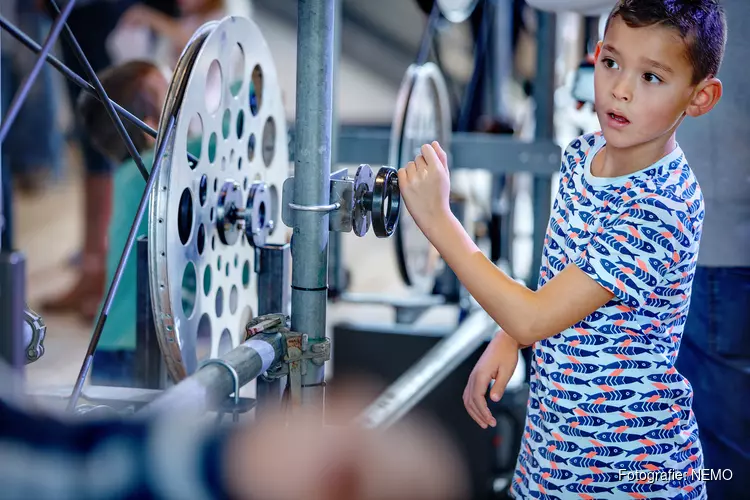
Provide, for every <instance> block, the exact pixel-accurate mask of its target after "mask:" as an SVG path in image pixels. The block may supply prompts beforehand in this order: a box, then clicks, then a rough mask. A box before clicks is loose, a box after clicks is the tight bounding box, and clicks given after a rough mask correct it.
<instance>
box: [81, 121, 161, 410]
mask: <svg viewBox="0 0 750 500" xmlns="http://www.w3.org/2000/svg"><path fill="white" fill-rule="evenodd" d="M174 130H175V118H174V116H172V117H170V119H169V122H168V123H167V127H166V131H165V132H164V139H163V140H162V141H161V142H160V143H159V147H158V149H157V151H156V154H155V155H154V165H153V167H152V168H151V175H149V177H148V181H147V182H146V189H144V191H143V196H141V202H140V204H139V205H138V212H137V213H136V215H135V219H134V220H133V225H132V226H131V227H130V232H129V233H128V239H127V242H126V243H125V249H124V250H123V252H122V255H121V256H120V261H119V262H118V264H117V270H116V271H115V275H114V277H113V278H112V283H111V284H110V286H109V290H108V291H107V297H106V298H105V299H104V305H103V306H102V310H101V311H100V312H99V319H98V320H97V322H96V327H95V328H94V334H93V335H92V336H91V341H90V342H89V347H88V349H87V350H86V357H85V358H84V360H83V365H82V366H81V371H80V373H79V374H78V379H77V380H76V384H75V387H74V388H73V394H72V395H71V397H70V400H69V401H68V411H73V410H74V409H75V407H76V404H77V403H78V399H79V398H80V397H81V392H82V391H83V384H84V383H85V382H86V377H87V376H88V372H89V368H91V362H92V361H93V359H94V353H95V352H96V347H97V346H98V345H99V339H100V338H101V336H102V331H103V330H104V324H105V323H106V321H107V316H108V315H109V308H110V307H111V306H112V301H113V300H114V299H115V294H116V293H117V288H118V286H119V285H120V280H121V279H122V275H123V273H124V272H125V264H126V263H127V261H128V257H130V253H131V251H132V250H133V244H134V243H135V238H136V236H137V235H138V227H139V226H140V222H141V219H142V218H143V214H144V213H146V205H147V203H148V199H149V197H150V195H151V191H152V189H153V187H154V184H155V181H156V179H157V178H158V177H159V172H160V171H161V165H162V163H163V162H162V160H163V158H164V151H165V150H166V146H167V144H168V143H169V142H170V141H171V138H172V134H174Z"/></svg>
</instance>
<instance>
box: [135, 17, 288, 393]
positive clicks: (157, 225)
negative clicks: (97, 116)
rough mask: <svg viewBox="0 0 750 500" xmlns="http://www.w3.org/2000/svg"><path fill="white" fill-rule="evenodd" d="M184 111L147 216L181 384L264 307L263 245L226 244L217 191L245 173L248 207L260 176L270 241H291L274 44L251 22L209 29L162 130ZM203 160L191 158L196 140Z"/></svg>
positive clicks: (201, 33)
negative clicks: (285, 219) (259, 251)
mask: <svg viewBox="0 0 750 500" xmlns="http://www.w3.org/2000/svg"><path fill="white" fill-rule="evenodd" d="M172 115H173V116H175V117H176V125H175V127H176V130H175V133H174V134H173V138H174V139H173V140H172V141H171V143H170V144H167V147H166V154H165V157H164V161H165V162H166V164H165V165H163V167H162V170H161V174H160V176H159V178H158V179H157V180H156V186H155V187H154V194H153V195H152V197H151V206H150V214H149V265H150V269H151V296H152V302H153V307H154V321H155V326H156V332H157V336H158V339H159V345H160V347H161V350H162V352H163V354H164V358H165V362H166V366H167V370H168V372H169V374H170V376H171V377H172V379H173V380H175V381H180V380H182V379H184V378H185V377H187V376H189V375H190V374H192V373H193V372H195V370H196V369H197V368H198V366H199V364H200V363H201V362H202V361H203V360H205V359H206V358H207V357H212V358H213V357H217V356H219V355H221V354H222V353H224V352H226V351H228V350H230V349H232V348H233V347H236V346H237V345H239V343H240V341H241V339H242V336H243V335H244V330H245V325H246V323H247V321H248V320H249V319H251V318H252V317H253V316H254V315H255V311H257V308H258V293H257V284H256V283H257V282H256V276H255V273H254V271H253V270H254V269H255V251H254V249H253V247H252V246H251V245H250V244H249V243H248V241H247V238H246V236H245V235H244V232H242V233H241V235H240V237H239V238H237V241H235V242H234V244H225V243H224V242H222V240H221V238H220V237H219V234H218V230H217V212H218V202H219V194H220V193H219V189H221V187H222V186H224V185H225V184H226V183H227V182H236V183H237V185H238V186H239V188H240V189H241V194H240V196H239V197H238V198H239V199H241V200H242V203H241V204H240V207H239V208H242V207H243V206H245V205H246V203H247V200H248V197H249V195H250V188H251V186H252V185H253V183H254V182H264V183H265V184H266V186H267V188H268V192H269V197H270V199H271V203H270V205H271V206H270V207H268V208H267V209H266V215H267V216H269V217H271V218H272V219H273V220H274V221H276V222H275V228H274V230H273V231H272V232H271V233H270V234H269V235H268V238H267V240H266V241H267V242H268V243H276V244H282V243H284V242H285V241H286V239H287V231H288V228H287V227H286V226H283V224H282V222H281V218H280V209H281V202H280V196H279V190H280V189H281V187H282V183H283V182H284V180H285V179H286V178H287V177H288V174H289V161H288V159H289V151H288V139H287V127H286V120H285V114H284V108H283V105H282V101H281V90H280V87H279V84H278V80H277V74H276V68H275V65H274V62H273V59H272V57H271V52H270V50H269V48H268V45H267V44H266V42H265V40H264V38H263V36H262V34H261V32H260V30H259V29H258V27H257V26H256V25H255V24H254V23H253V22H252V21H250V20H248V19H245V18H238V17H228V18H225V19H223V20H222V21H220V22H212V23H208V24H206V25H204V26H202V27H201V28H200V29H199V30H198V31H197V32H196V35H195V36H194V37H193V38H192V39H191V41H190V42H189V43H188V45H187V47H186V48H185V50H184V51H183V54H182V55H181V57H180V60H179V61H178V64H177V67H176V70H175V74H174V76H173V79H172V83H171V85H170V89H169V94H168V98H167V102H166V104H165V107H164V110H163V112H162V117H161V123H160V134H159V137H158V138H157V141H158V142H160V141H161V140H162V136H163V130H164V127H165V124H166V122H167V120H168V119H169V117H170V116H172ZM189 143H190V144H191V145H193V144H200V151H194V153H196V156H197V157H198V158H199V162H198V165H197V166H191V165H190V164H189V163H188V161H187V159H186V151H187V149H188V144H189Z"/></svg>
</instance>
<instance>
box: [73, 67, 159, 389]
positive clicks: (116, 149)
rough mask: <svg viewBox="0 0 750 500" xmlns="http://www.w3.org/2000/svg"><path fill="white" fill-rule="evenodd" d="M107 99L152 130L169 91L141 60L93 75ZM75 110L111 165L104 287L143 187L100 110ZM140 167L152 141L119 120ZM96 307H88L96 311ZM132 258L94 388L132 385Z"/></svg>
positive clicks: (143, 227)
mask: <svg viewBox="0 0 750 500" xmlns="http://www.w3.org/2000/svg"><path fill="white" fill-rule="evenodd" d="M98 76H99V78H100V80H101V82H102V85H103V86H104V89H105V91H106V92H107V95H108V96H109V98H110V99H112V100H113V101H115V102H116V103H118V104H120V105H121V106H122V107H124V108H125V109H127V110H128V111H130V112H131V113H133V114H134V115H135V116H137V117H138V118H139V119H141V120H143V121H144V122H145V123H146V124H147V125H149V126H150V127H152V128H154V129H156V128H158V126H159V117H160V115H161V110H162V106H163V104H164V101H165V99H166V96H167V91H168V89H169V81H168V79H167V76H166V74H165V72H164V71H163V70H161V69H160V68H158V67H157V66H155V65H154V64H152V63H150V62H146V61H130V62H127V63H123V64H121V65H117V66H112V67H110V68H107V69H106V70H104V71H102V73H101V74H100V75H98ZM78 111H79V113H80V115H81V121H82V122H83V124H84V128H85V131H86V133H87V134H88V136H89V137H90V140H91V143H92V144H93V145H94V147H95V148H96V149H97V150H98V151H100V152H101V153H102V154H104V155H105V156H106V157H107V158H109V159H110V160H111V161H113V162H115V164H117V165H120V166H119V167H118V168H117V169H116V170H115V172H114V186H115V189H114V198H113V208H112V219H111V221H110V224H109V231H108V239H109V249H108V252H107V287H109V285H110V283H112V278H113V277H114V274H115V270H116V269H117V264H118V263H119V260H120V256H121V255H122V252H123V250H124V248H125V243H126V241H127V237H128V232H129V231H130V227H131V226H132V224H133V219H134V218H135V214H136V212H137V211H138V204H139V203H140V199H141V196H142V195H143V190H144V189H145V182H144V180H143V176H142V175H141V172H140V171H139V170H138V168H137V167H136V165H135V162H134V161H133V159H132V158H131V157H130V154H129V153H128V150H127V149H126V148H125V143H124V142H123V140H122V139H121V138H120V135H119V134H118V133H117V129H115V127H114V124H113V123H112V120H111V118H110V117H109V115H108V114H107V112H106V110H105V108H104V105H102V104H101V103H100V102H99V101H98V100H97V99H96V98H95V97H93V96H92V95H89V94H88V93H84V94H82V95H81V98H80V100H79V107H78ZM123 124H124V125H125V129H126V130H127V131H128V134H129V135H130V137H131V139H132V140H133V144H134V145H135V147H136V149H137V150H138V152H139V154H140V155H141V158H142V159H143V163H144V165H145V166H146V168H147V169H149V170H151V167H152V165H153V162H154V151H153V149H154V147H155V140H154V138H152V137H150V136H148V135H147V134H146V133H144V132H143V131H142V130H140V129H138V128H137V127H136V126H135V125H133V124H131V123H130V122H128V121H125V120H123ZM147 232H148V230H147V221H146V217H144V218H143V220H141V221H140V226H139V228H138V237H140V236H143V235H146V234H147ZM100 306H101V304H97V305H96V306H94V307H97V308H98V307H100ZM135 318H136V259H135V248H134V249H133V252H132V253H131V255H130V258H129V259H128V262H127V264H126V266H125V270H124V273H123V276H122V280H121V281H120V284H119V287H118V289H117V295H116V296H115V300H114V301H113V303H112V307H111V309H110V311H109V316H108V318H107V323H106V325H105V327H104V330H103V332H102V336H101V339H100V342H99V346H98V347H97V350H96V354H95V356H94V362H93V365H92V368H91V381H92V383H94V384H98V385H110V386H132V385H133V383H134V382H135V381H134V380H133V378H134V375H135V374H134V368H135V367H134V352H135V338H136V334H135V327H136V324H135V323H136V322H135Z"/></svg>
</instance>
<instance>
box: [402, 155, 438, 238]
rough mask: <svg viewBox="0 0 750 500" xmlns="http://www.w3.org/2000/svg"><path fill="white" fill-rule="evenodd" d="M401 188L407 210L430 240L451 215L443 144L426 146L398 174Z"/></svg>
mask: <svg viewBox="0 0 750 500" xmlns="http://www.w3.org/2000/svg"><path fill="white" fill-rule="evenodd" d="M398 186H399V191H401V196H402V197H403V199H404V202H405V203H406V208H407V209H408V210H409V213H410V214H411V216H412V217H413V218H414V221H415V222H416V223H417V225H418V226H419V228H420V229H421V230H422V232H423V233H425V235H427V237H428V238H429V237H430V234H429V233H430V230H431V229H432V228H434V227H435V226H436V225H437V223H439V222H440V221H441V220H443V219H444V218H446V217H447V216H450V215H451V209H450V201H449V199H450V176H449V175H448V155H447V154H446V153H445V151H443V148H441V147H440V144H438V143H437V141H436V142H433V143H432V144H424V145H423V146H422V148H421V154H420V155H418V156H417V157H416V158H415V159H414V161H410V162H409V163H408V164H407V165H406V166H405V167H403V168H401V169H400V170H399V171H398Z"/></svg>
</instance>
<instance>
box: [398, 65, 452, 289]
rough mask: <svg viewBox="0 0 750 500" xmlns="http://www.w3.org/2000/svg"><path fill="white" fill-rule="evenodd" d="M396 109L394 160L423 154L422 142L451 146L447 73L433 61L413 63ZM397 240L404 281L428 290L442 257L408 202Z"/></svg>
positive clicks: (400, 164)
mask: <svg viewBox="0 0 750 500" xmlns="http://www.w3.org/2000/svg"><path fill="white" fill-rule="evenodd" d="M396 109H397V111H396V114H395V117H394V121H393V126H392V129H391V144H390V159H389V161H390V163H391V165H393V166H395V167H396V168H401V167H403V166H404V165H406V163H408V162H410V161H413V160H414V158H415V157H416V156H417V155H418V154H420V147H421V146H422V145H423V144H429V143H431V142H432V141H438V142H439V143H440V144H441V146H442V147H443V149H445V150H446V151H449V150H450V141H451V130H452V121H451V113H450V100H449V98H448V90H447V87H446V84H445V80H444V78H443V75H442V74H441V73H440V70H439V69H438V67H437V66H436V65H435V64H433V63H426V64H424V65H422V66H415V65H412V66H410V67H409V68H408V69H407V72H406V75H405V76H404V80H403V81H402V84H401V88H400V90H399V95H398V101H397V108H396ZM395 243H396V254H397V260H398V263H399V271H400V272H401V277H402V278H403V280H404V282H405V283H406V284H407V285H408V286H410V287H412V288H414V289H415V290H417V291H420V292H422V293H430V292H431V291H432V288H433V286H434V284H435V279H436V278H437V275H438V274H439V273H440V271H441V270H442V268H443V262H442V259H441V258H440V255H439V254H438V252H437V250H435V248H434V247H433V246H432V244H431V243H430V242H429V240H427V238H426V237H425V236H424V234H422V231H421V230H420V229H419V227H418V226H417V224H416V222H414V219H413V218H412V217H411V215H410V214H409V211H408V210H407V209H406V206H405V204H401V214H400V218H399V223H398V226H397V228H396V239H395Z"/></svg>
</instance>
